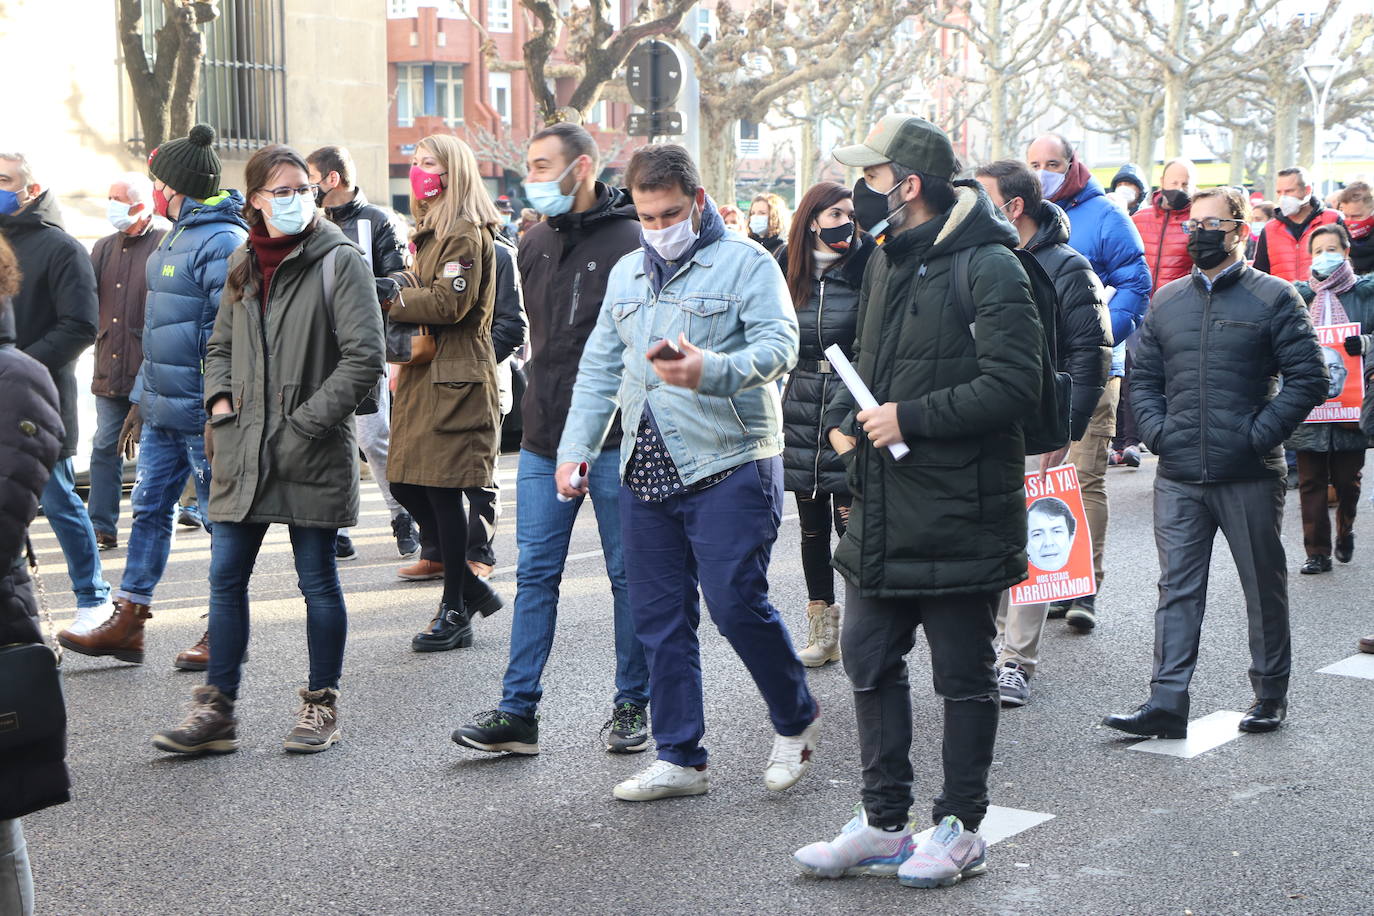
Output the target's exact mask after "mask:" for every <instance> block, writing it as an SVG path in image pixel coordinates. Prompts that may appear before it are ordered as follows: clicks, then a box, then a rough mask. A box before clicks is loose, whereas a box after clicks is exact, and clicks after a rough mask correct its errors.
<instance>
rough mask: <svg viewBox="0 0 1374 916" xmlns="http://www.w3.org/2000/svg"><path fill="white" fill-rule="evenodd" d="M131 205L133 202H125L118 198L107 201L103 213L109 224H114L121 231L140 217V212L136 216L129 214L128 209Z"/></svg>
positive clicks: (141, 216)
mask: <svg viewBox="0 0 1374 916" xmlns="http://www.w3.org/2000/svg"><path fill="white" fill-rule="evenodd" d="M132 206H133V204H126V203H123V202H122V201H118V200H112V201H109V202H108V203H107V204H106V205H105V215H106V217H107V218H108V219H109V220H110V225H111V226H114V227H115V228H116V229H118V230H119V231H120V232H123V231H124V230H126V229H128V228H129V227H130V226H132V225H133V224H134V223H136V222H138V221H139V220H140V219H142V218H143V215H142V214H139V215H138V216H132V215H130V214H129V209H130V208H131V207H132Z"/></svg>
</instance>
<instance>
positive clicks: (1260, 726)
mask: <svg viewBox="0 0 1374 916" xmlns="http://www.w3.org/2000/svg"><path fill="white" fill-rule="evenodd" d="M1287 717H1288V701H1287V700H1256V701H1255V705H1254V706H1251V707H1250V710H1249V712H1247V713H1246V714H1245V715H1244V716H1242V717H1241V720H1240V730H1241V731H1243V732H1272V731H1274V730H1276V729H1277V728H1278V727H1279V726H1280V725H1282V724H1283V720H1284V719H1285V718H1287Z"/></svg>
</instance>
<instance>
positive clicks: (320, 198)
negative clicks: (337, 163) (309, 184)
mask: <svg viewBox="0 0 1374 916" xmlns="http://www.w3.org/2000/svg"><path fill="white" fill-rule="evenodd" d="M330 190H333V189H332V188H331V189H330ZM328 193H329V191H326V190H325V189H324V188H316V189H315V206H316V207H321V208H322V207H324V196H325V195H326V194H328Z"/></svg>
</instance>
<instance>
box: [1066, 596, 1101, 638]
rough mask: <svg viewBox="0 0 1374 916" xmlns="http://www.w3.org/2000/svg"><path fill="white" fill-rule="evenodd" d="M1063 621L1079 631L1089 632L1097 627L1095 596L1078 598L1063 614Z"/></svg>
mask: <svg viewBox="0 0 1374 916" xmlns="http://www.w3.org/2000/svg"><path fill="white" fill-rule="evenodd" d="M1064 622H1065V623H1067V624H1068V625H1069V626H1070V627H1072V628H1073V629H1074V630H1075V631H1076V632H1079V633H1091V632H1092V631H1093V630H1094V629H1096V627H1097V596H1096V595H1088V596H1087V597H1086V598H1079V599H1078V600H1077V601H1075V602H1074V603H1073V606H1072V607H1070V608H1069V612H1068V613H1067V614H1065V615H1064Z"/></svg>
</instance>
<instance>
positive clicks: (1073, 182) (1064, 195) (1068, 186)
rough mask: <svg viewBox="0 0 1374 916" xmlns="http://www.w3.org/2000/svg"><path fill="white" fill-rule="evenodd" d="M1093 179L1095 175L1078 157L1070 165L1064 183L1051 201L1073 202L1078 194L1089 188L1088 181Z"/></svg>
mask: <svg viewBox="0 0 1374 916" xmlns="http://www.w3.org/2000/svg"><path fill="white" fill-rule="evenodd" d="M1092 177H1093V173H1092V172H1089V171H1088V167H1087V166H1086V165H1084V164H1083V160H1082V159H1079V158H1078V156H1077V155H1075V156H1074V157H1073V160H1072V161H1071V162H1070V163H1069V170H1068V171H1067V172H1065V173H1064V183H1063V184H1061V185H1060V186H1059V190H1058V191H1055V192H1054V196H1053V197H1051V198H1050V200H1051V201H1052V202H1054V203H1056V204H1057V203H1060V202H1062V201H1066V200H1072V199H1073V198H1075V197H1077V196H1078V192H1079V191H1082V190H1083V189H1084V188H1086V187H1087V186H1088V179H1089V178H1092Z"/></svg>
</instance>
